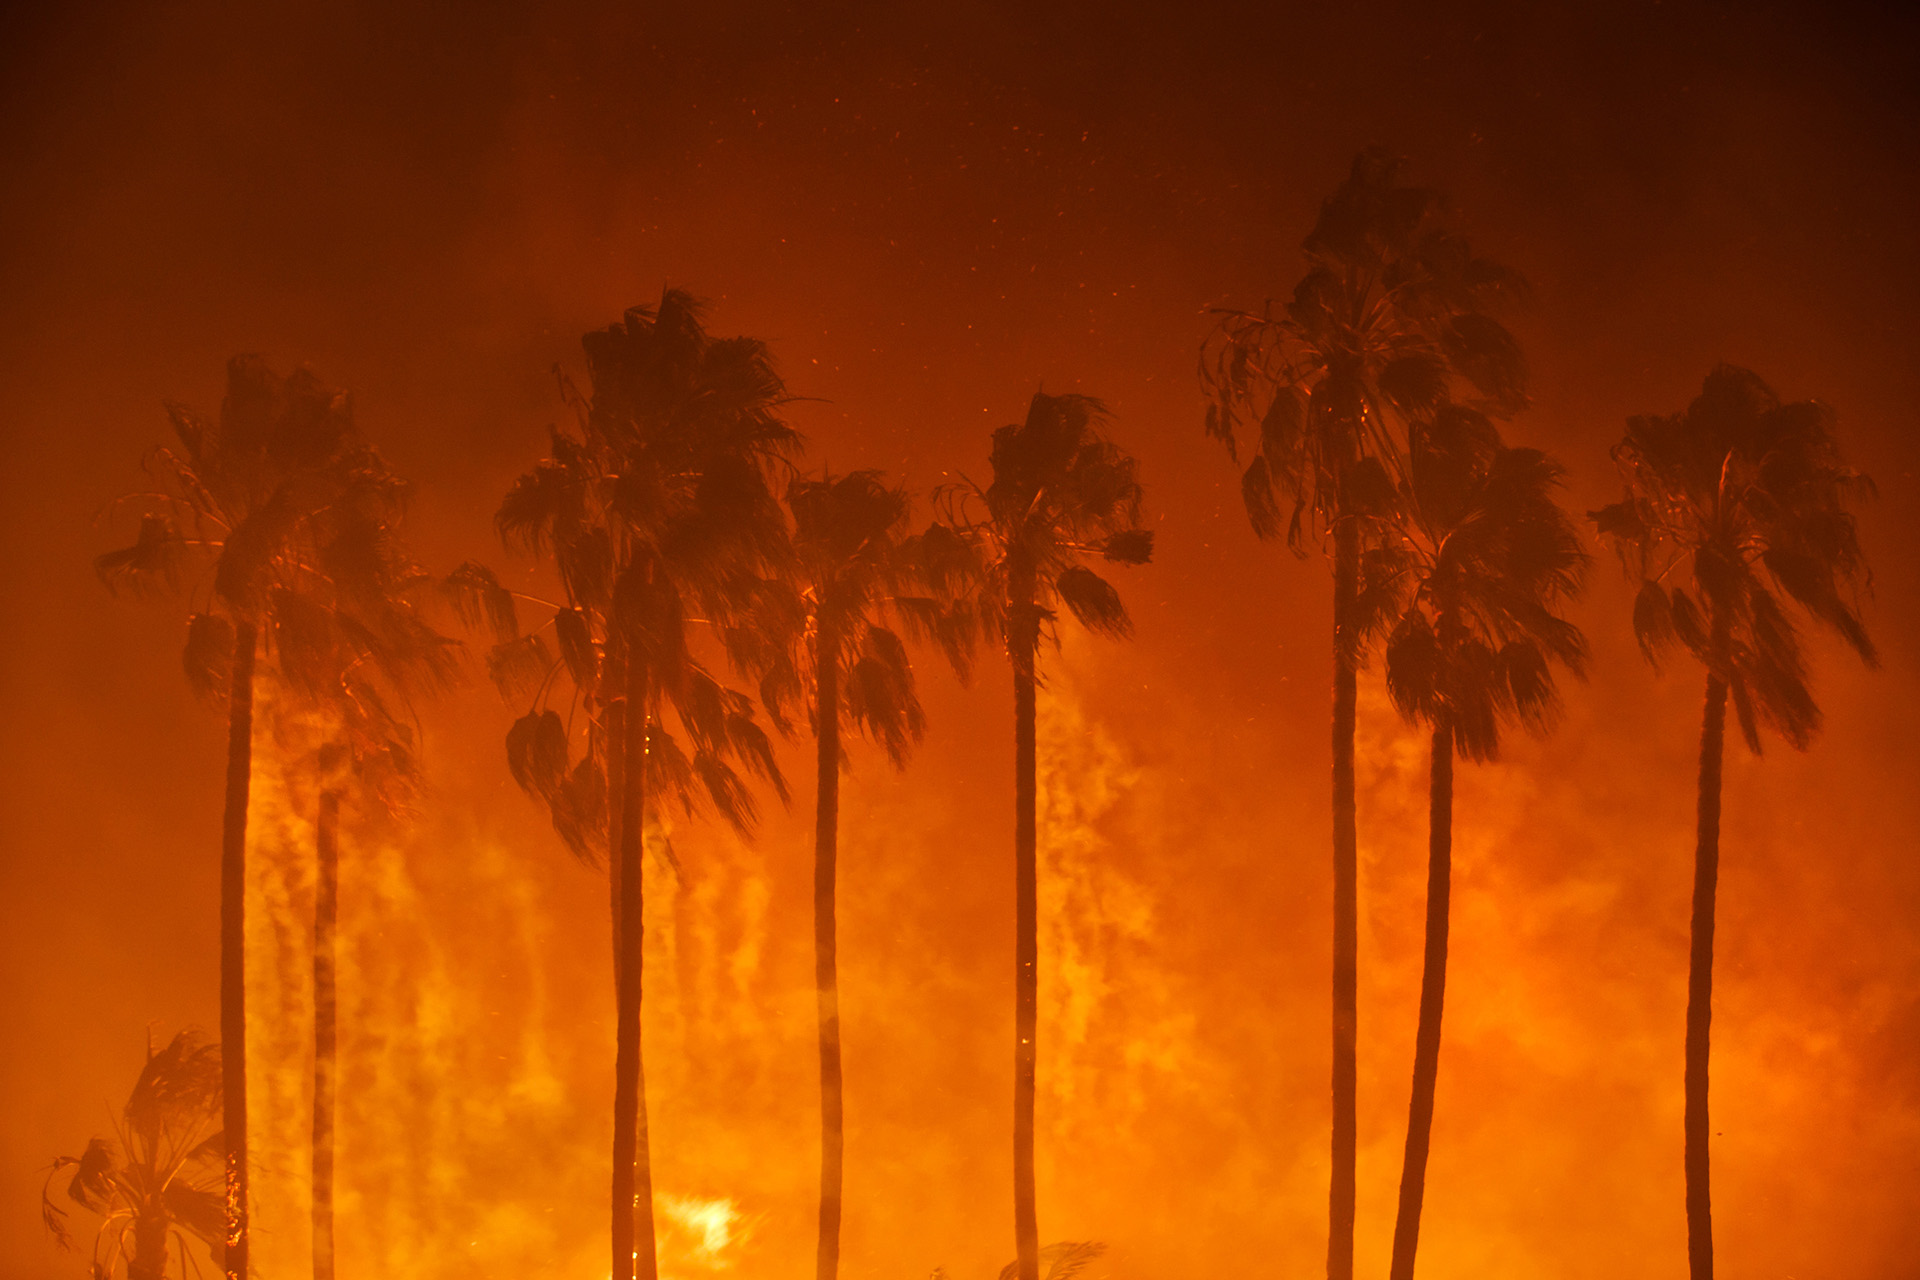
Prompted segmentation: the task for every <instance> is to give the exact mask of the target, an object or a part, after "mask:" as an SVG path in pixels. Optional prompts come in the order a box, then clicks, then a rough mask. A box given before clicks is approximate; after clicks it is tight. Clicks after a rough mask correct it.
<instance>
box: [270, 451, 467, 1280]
mask: <svg viewBox="0 0 1920 1280" xmlns="http://www.w3.org/2000/svg"><path fill="white" fill-rule="evenodd" d="M380 478H381V480H382V483H381V484H380V485H379V486H378V487H375V486H373V485H362V486H360V487H358V488H357V489H356V490H355V491H354V492H352V493H350V494H349V495H347V498H346V500H344V501H342V502H340V503H337V504H336V505H335V506H334V508H333V509H332V510H330V511H329V512H327V513H326V514H325V516H324V518H322V519H320V520H319V521H317V523H318V524H320V525H321V526H322V532H321V536H320V537H319V538H317V539H316V546H315V548H314V552H315V554H314V557H313V560H314V566H313V567H314V569H315V572H314V573H313V574H311V575H310V582H309V586H308V589H307V592H306V594H305V596H304V597H303V604H304V605H305V606H306V607H305V608H304V609H303V611H302V625H301V627H300V629H299V635H300V645H299V647H298V648H297V649H296V650H293V651H289V650H288V649H287V647H286V646H285V645H284V644H283V646H282V666H283V667H286V668H287V671H286V672H285V673H284V674H286V675H288V676H290V677H291V679H289V680H288V681H287V683H288V686H289V687H288V689H287V692H288V693H289V694H290V695H292V696H291V697H290V698H289V699H288V700H287V703H286V707H287V710H289V711H290V712H292V713H293V716H294V717H295V718H297V719H299V720H300V721H302V722H303V723H305V722H309V721H317V722H319V723H320V724H322V725H324V726H325V729H324V736H323V738H322V740H321V742H320V743H319V745H318V746H317V748H314V749H312V750H308V751H302V752H299V753H298V758H297V759H296V760H295V761H294V763H293V767H294V768H295V769H296V770H297V771H299V772H301V773H304V774H306V775H308V776H309V777H310V778H311V779H312V780H313V782H314V783H315V787H316V791H317V795H316V797H315V799H314V865H315V880H314V886H315V888H314V925H313V979H312V980H313V1018H314V1057H313V1151H312V1172H313V1195H312V1206H311V1207H312V1221H313V1241H312V1253H313V1275H314V1280H333V1274H334V1221H333V1204H334V1194H333V1191H334V1112H335V1083H336V1075H337V1070H336V1068H337V1051H338V999H337V992H338V984H337V973H336V970H337V964H336V945H335V938H336V933H337V926H338V911H339V844H340V842H339V825H340V811H341V804H342V801H343V800H346V799H347V798H349V797H354V798H357V799H358V800H359V801H360V802H361V804H362V806H363V807H364V808H368V809H371V810H375V811H385V812H386V813H388V814H389V815H398V814H400V813H402V812H404V810H405V807H406V804H407V800H408V798H409V796H410V794H411V792H412V790H413V787H414V784H415V780H416V779H415V773H416V766H415V756H414V734H413V732H412V729H411V727H410V725H409V722H408V713H409V712H410V710H411V707H412V704H413V700H414V698H415V696H416V694H418V693H419V692H421V691H423V690H438V689H439V688H442V687H444V685H445V684H446V683H447V682H448V680H449V678H450V674H451V670H452V659H453V656H454V654H455V652H456V651H457V649H458V647H459V646H458V642H457V641H454V640H452V639H450V638H449V637H447V636H444V635H441V634H440V633H439V632H438V631H436V630H435V629H434V628H433V627H432V626H431V625H429V624H428V623H427V622H426V621H425V620H424V619H423V618H422V616H421V612H420V609H419V600H418V597H419V596H420V595H421V589H422V588H423V587H425V586H427V585H428V584H429V583H430V579H429V578H428V576H427V574H426V573H425V572H424V571H423V570H421V569H420V568H419V567H418V566H417V565H416V564H415V563H414V562H413V560H412V559H411V558H410V557H409V556H408V554H407V552H406V549H405V547H404V545H403V544H402V542H401V539H400V535H399V519H400V504H399V502H398V501H397V496H398V493H399V491H400V488H401V486H400V482H399V481H398V480H397V479H396V478H394V477H392V476H391V475H390V474H383V475H382V476H381V477H380Z"/></svg>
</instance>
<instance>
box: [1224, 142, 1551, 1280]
mask: <svg viewBox="0 0 1920 1280" xmlns="http://www.w3.org/2000/svg"><path fill="white" fill-rule="evenodd" d="M1401 169H1402V165H1401V162H1400V161H1398V160H1396V159H1393V158H1391V157H1389V156H1388V155H1386V154H1385V153H1383V152H1380V151H1367V152H1364V153H1362V154H1361V155H1360V156H1359V157H1358V158H1357V159H1355V161H1354V162H1353V169H1352V172H1351V173H1350V174H1349V175H1348V177H1347V179H1346V181H1345V182H1343V183H1342V184H1341V185H1340V187H1339V188H1338V189H1337V190H1336V191H1335V192H1334V193H1333V195H1332V196H1331V197H1329V198H1328V200H1327V201H1326V203H1325V204H1323V205H1322V206H1321V209H1320V217H1319V220H1318V221H1317V222H1316V223H1315V224H1314V227H1313V230H1312V232H1310V233H1309V234H1308V236H1307V238H1306V240H1305V241H1304V243H1303V246H1302V247H1303V248H1304V250H1305V252H1306V256H1307V262H1308V271H1307V274H1306V275H1305V276H1304V277H1302V279H1301V280H1300V282H1299V284H1297V285H1296V286H1295V287H1294V291H1293V297H1292V299H1291V300H1290V301H1289V302H1288V303H1287V305H1286V306H1285V307H1284V308H1283V309H1282V310H1280V311H1279V312H1278V313H1277V314H1276V313H1275V311H1274V309H1273V306H1272V305H1271V304H1269V305H1268V306H1267V307H1266V308H1265V309H1264V310H1263V311H1261V312H1258V313H1253V312H1228V313H1226V314H1225V315H1224V317H1223V319H1222V321H1221V323H1220V326H1219V328H1218V329H1217V330H1216V332H1215V334H1214V335H1213V337H1212V338H1210V339H1209V341H1208V344H1207V346H1206V347H1205V348H1203V350H1202V352H1201V360H1200V378H1201V383H1202V386H1203V387H1204V389H1205V390H1206V392H1207V396H1208V402H1209V403H1208V406H1207V432H1208V434H1209V435H1212V436H1215V437H1218V438H1219V439H1220V440H1222V441H1223V442H1225V444H1226V445H1227V449H1228V452H1229V454H1230V455H1235V456H1237V445H1236V437H1237V435H1238V433H1239V430H1240V428H1242V427H1247V428H1250V429H1252V430H1253V431H1254V432H1256V433H1257V434H1256V443H1255V446H1254V451H1253V457H1252V459H1251V461H1250V462H1249V463H1248V465H1247V469H1246V471H1245V473H1244V474H1243V476H1242V478H1241V496H1242V498H1243V499H1244V500H1245V503H1246V508H1247V515H1248V518H1249V519H1250V520H1251V522H1252V524H1253V529H1254V532H1255V534H1257V535H1258V536H1259V537H1261V538H1273V537H1278V536H1279V535H1280V534H1281V532H1282V531H1283V530H1284V531H1285V534H1286V538H1287V541H1288V543H1289V544H1290V545H1291V546H1292V547H1293V548H1294V550H1295V552H1296V553H1301V552H1303V551H1304V547H1305V545H1306V540H1307V538H1308V536H1309V535H1310V534H1311V533H1312V532H1313V531H1314V530H1315V529H1322V530H1326V531H1328V532H1330V533H1331V534H1332V535H1333V543H1334V551H1333V639H1334V644H1333V649H1334V662H1333V897H1334V902H1333V1174H1332V1185H1331V1190H1330V1194H1329V1229H1328V1243H1327V1274H1328V1276H1329V1277H1331V1280H1351V1277H1352V1275H1353V1220H1354V1157H1355V1138H1356V1128H1355V1117H1356V1111H1355V1106H1356V1099H1355V1084H1356V1075H1355V1071H1356V1058H1355V1045H1356V1034H1357V1028H1358V1005H1357V999H1358V986H1357V981H1358V979H1357V973H1358V969H1357V965H1358V959H1357V947H1358V940H1359V899H1358V883H1359V880H1358V876H1359V863H1358V852H1357V845H1356V840H1355V827H1354V820H1355V819H1354V790H1353V729H1354V706H1355V694H1356V689H1355V672H1356V671H1357V669H1358V667H1359V665H1360V661H1361V638H1360V635H1359V632H1358V629H1357V627H1356V626H1355V622H1354V619H1353V616H1352V612H1353V601H1354V597H1355V593H1356V592H1357V591H1358V589H1359V577H1360V558H1361V554H1362V551H1363V550H1364V547H1365V544H1366V542H1367V540H1368V533H1369V530H1370V528H1372V527H1373V524H1374V522H1375V520H1376V518H1377V517H1380V516H1382V515H1384V514H1386V513H1387V511H1388V510H1390V508H1391V506H1392V501H1393V490H1394V488H1395V486H1396V484H1398V483H1399V482H1400V481H1401V480H1402V479H1403V478H1404V471H1405V451H1404V449H1403V448H1402V446H1401V443H1400V437H1401V436H1403V435H1404V424H1405V423H1406V422H1407V421H1408V420H1410V419H1411V418H1413V417H1416V416H1420V415H1424V414H1428V413H1431V412H1432V411H1433V409H1434V408H1435V407H1436V406H1438V405H1439V404H1440V403H1442V402H1443V401H1446V400H1447V399H1449V398H1453V399H1462V398H1464V397H1463V396H1462V395H1460V394H1455V393H1456V392H1467V393H1473V394H1477V395H1478V396H1479V397H1480V398H1481V407H1483V408H1485V409H1487V410H1488V411H1490V412H1495V413H1505V412H1509V411H1511V410H1513V409H1515V408H1517V407H1519V405H1520V404H1521V403H1522V402H1523V401H1524V399H1525V396H1524V391H1523V387H1524V383H1525V369H1524V363H1523V361H1522V359H1521V357H1520V351H1519V348H1518V346H1517V344H1516V343H1515V342H1514V340H1513V337H1512V335H1510V334H1509V333H1508V332H1507V330H1506V329H1505V327H1504V326H1502V325H1501V324H1500V322H1499V321H1498V320H1496V319H1494V318H1493V317H1492V316H1491V315H1489V314H1488V313H1487V310H1486V308H1487V307H1488V305H1490V304H1491V303H1492V302H1494V301H1495V300H1496V299H1497V298H1499V297H1501V296H1502V295H1506V294H1511V293H1514V292H1516V291H1517V290H1518V289H1519V287H1520V286H1519V281H1518V279H1517V278H1516V277H1515V276H1514V275H1513V274H1512V273H1511V272H1509V271H1507V270H1506V269H1504V268H1502V267H1499V266H1496V265H1494V264H1492V263H1489V262H1487V261H1485V260H1483V259H1479V258H1475V257H1474V256H1473V255H1472V253H1471V252H1470V251H1469V249H1468V246H1467V242H1466V241H1465V240H1463V239H1461V238H1460V237H1459V236H1457V235H1454V234H1451V233H1450V232H1448V231H1447V230H1446V229H1444V228H1443V227H1442V226H1440V225H1439V222H1438V219H1437V216H1436V215H1437V210H1438V205H1439V200H1438V196H1437V194H1436V193H1435V192H1433V191H1430V190H1427V189H1425V188H1420V187H1412V186H1407V185H1405V184H1404V183H1403V182H1402V181H1401V176H1400V175H1401ZM1396 425H1399V426H1400V427H1401V430H1398V431H1397V430H1396ZM1282 493H1283V494H1285V495H1286V496H1287V497H1288V498H1290V499H1291V500H1292V503H1293V510H1292V513H1291V515H1290V516H1289V517H1287V518H1285V519H1283V518H1282V515H1281V511H1280V507H1279V504H1278V501H1277V494H1282Z"/></svg>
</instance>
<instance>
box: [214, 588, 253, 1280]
mask: <svg viewBox="0 0 1920 1280" xmlns="http://www.w3.org/2000/svg"><path fill="white" fill-rule="evenodd" d="M258 647H259V631H258V630H257V628H255V626H254V624H253V623H252V622H249V621H244V620H243V621H238V622H236V623H235V624H234V628H233V683H232V687H231V689H230V690H229V693H228V697H227V803H226V813H225V814H224V816H223V820H222V822H221V829H220V1040H221V1048H220V1064H221V1066H220V1077H221V1080H220V1082H221V1088H222V1110H223V1117H222V1132H223V1135H224V1136H223V1141H224V1143H225V1146H226V1174H227V1200H226V1216H227V1232H226V1239H225V1241H224V1246H225V1250H224V1251H225V1257H224V1259H223V1261H224V1265H225V1267H226V1272H227V1280H248V1276H247V968H246V957H247V790H248V786H249V784H250V783H251V782H252V778H253V664H254V653H255V650H256V649H257V648H258Z"/></svg>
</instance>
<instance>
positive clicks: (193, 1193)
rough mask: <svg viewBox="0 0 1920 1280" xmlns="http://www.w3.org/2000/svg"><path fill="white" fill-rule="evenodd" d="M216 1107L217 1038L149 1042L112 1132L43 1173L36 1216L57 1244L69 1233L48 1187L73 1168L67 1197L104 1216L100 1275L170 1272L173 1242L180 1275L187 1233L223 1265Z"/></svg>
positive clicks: (149, 1277) (98, 1248)
mask: <svg viewBox="0 0 1920 1280" xmlns="http://www.w3.org/2000/svg"><path fill="white" fill-rule="evenodd" d="M220 1109H221V1108H220V1046H219V1045H217V1044H208V1043H206V1042H205V1041H203V1040H201V1039H200V1038H199V1037H198V1036H197V1035H195V1034H193V1033H192V1032H187V1031H183V1032H181V1033H180V1034H179V1035H176V1036H175V1037H174V1038H173V1039H172V1040H171V1041H170V1042H169V1043H168V1044H167V1047H166V1048H164V1049H162V1050H160V1051H159V1052H158V1053H156V1052H154V1050H153V1047H152V1046H151V1045H149V1046H148V1047H147V1062H146V1066H145V1067H144V1068H142V1070H141V1072H140V1079H139V1080H138V1081H137V1082H135V1084H134V1086H133V1092H132V1093H131V1094H129V1095H128V1097H127V1105H126V1106H125V1107H124V1108H122V1109H121V1112H120V1120H119V1123H118V1124H116V1125H115V1132H114V1136H113V1137H112V1138H110V1139H109V1138H95V1139H94V1140H93V1141H92V1142H90V1143H88V1144H87V1151H86V1154H85V1155H82V1156H77V1157H76V1156H62V1157H60V1158H59V1159H58V1160H56V1161H54V1163H53V1170H52V1171H51V1172H50V1173H49V1174H48V1175H47V1186H46V1187H44V1188H42V1190H41V1194H40V1216H41V1220H42V1221H43V1222H45V1223H46V1226H47V1230H49V1231H51V1232H52V1233H53V1236H54V1239H55V1240H56V1241H58V1242H59V1244H60V1247H61V1248H63V1249H65V1248H71V1247H72V1244H73V1241H72V1237H71V1236H70V1235H69V1234H68V1232H67V1211H66V1210H65V1209H64V1208H62V1207H61V1206H59V1205H58V1204H56V1203H54V1201H53V1198H52V1196H51V1194H49V1191H50V1188H51V1186H52V1183H53V1180H54V1179H55V1178H56V1177H58V1176H59V1175H60V1173H61V1172H62V1171H63V1170H66V1169H72V1170H73V1171H74V1172H73V1176H72V1177H71V1178H70V1179H68V1181H67V1196H68V1198H69V1199H71V1200H73V1201H74V1203H76V1204H78V1205H80V1206H81V1207H82V1208H84V1209H86V1210H88V1211H89V1212H91V1213H95V1214H98V1215H99V1217H100V1219H101V1222H100V1227H99V1230H98V1231H97V1232H95V1234H94V1240H93V1258H92V1274H93V1275H94V1276H95V1277H97V1278H98V1280H111V1277H113V1276H115V1275H117V1274H119V1273H120V1268H121V1267H122V1266H124V1267H125V1269H126V1271H125V1274H126V1276H127V1280H164V1278H165V1277H166V1275H167V1272H168V1270H169V1268H170V1267H171V1266H172V1261H173V1259H172V1247H173V1245H174V1243H176V1242H177V1243H178V1244H179V1245H180V1250H181V1252H180V1261H181V1266H180V1273H181V1275H182V1276H184V1275H186V1274H187V1267H188V1265H189V1264H190V1261H191V1260H190V1259H189V1258H188V1257H187V1253H186V1251H187V1249H188V1247H189V1244H190V1242H189V1239H188V1237H190V1236H191V1237H192V1238H194V1239H197V1240H199V1241H200V1242H201V1243H202V1244H204V1245H206V1246H207V1248H208V1251H209V1252H210V1253H211V1254H212V1256H213V1259H214V1262H215V1265H218V1264H219V1261H220V1255H221V1250H222V1247H223V1242H224V1241H225V1239H226V1228H227V1220H226V1205H225V1193H224V1182H225V1176H224V1174H223V1172H222V1167H223V1164H224V1159H223V1150H222V1140H221V1135H220ZM198 1271H199V1268H198V1267H195V1268H194V1272H195V1274H198Z"/></svg>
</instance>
